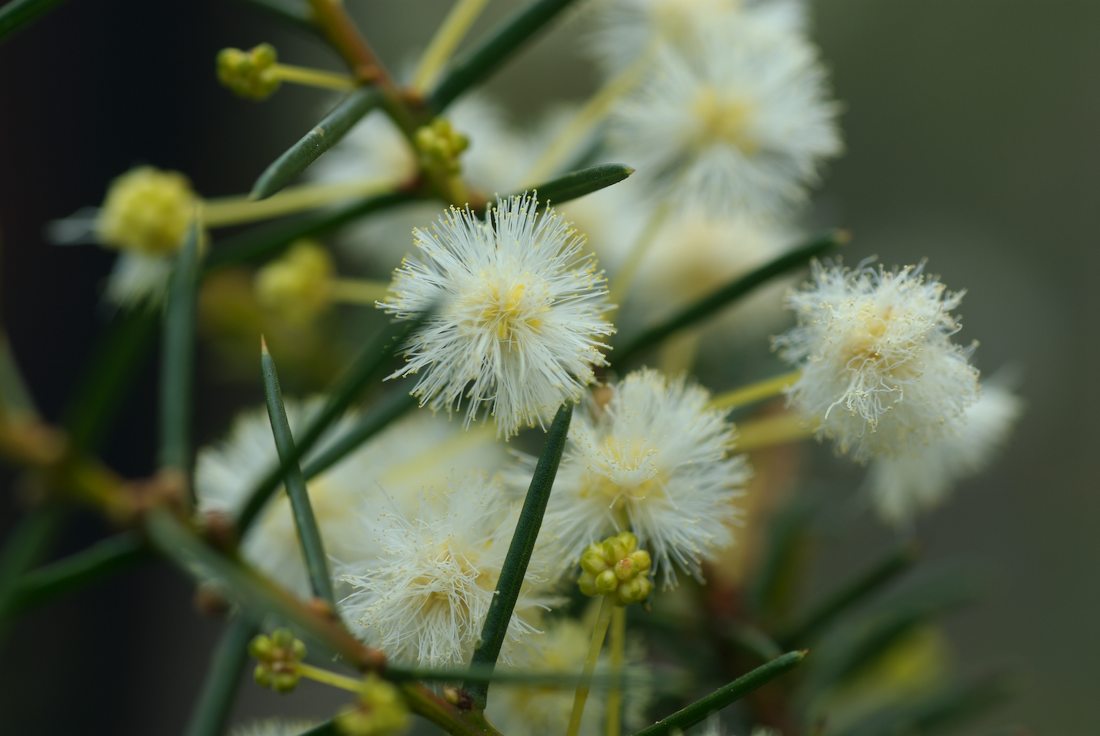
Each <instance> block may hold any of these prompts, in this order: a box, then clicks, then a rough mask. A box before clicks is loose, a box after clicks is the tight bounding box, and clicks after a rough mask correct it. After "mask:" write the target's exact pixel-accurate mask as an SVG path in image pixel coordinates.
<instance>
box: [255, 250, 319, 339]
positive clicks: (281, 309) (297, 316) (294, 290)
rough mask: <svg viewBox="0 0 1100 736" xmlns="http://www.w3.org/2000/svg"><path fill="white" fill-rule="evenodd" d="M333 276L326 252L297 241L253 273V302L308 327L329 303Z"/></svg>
mask: <svg viewBox="0 0 1100 736" xmlns="http://www.w3.org/2000/svg"><path fill="white" fill-rule="evenodd" d="M332 274H333V266H332V259H331V258H330V257H329V254H328V251H326V250H325V249H324V247H323V246H321V245H320V244H318V243H315V242H313V241H311V240H300V241H298V242H297V243H295V244H294V245H293V246H291V248H290V250H288V251H287V252H286V254H285V255H284V256H283V257H282V258H279V259H278V260H275V261H272V262H271V263H269V264H268V265H266V266H264V267H263V268H261V269H260V271H259V273H257V274H256V282H255V288H256V299H257V300H258V301H259V302H260V304H261V305H262V306H264V307H266V308H268V309H270V310H272V311H274V312H276V313H277V314H279V315H280V316H282V317H284V318H285V319H287V320H288V321H291V322H294V323H296V324H308V323H309V322H310V321H312V320H313V318H314V317H316V316H317V315H318V314H320V313H321V312H322V311H323V310H324V309H325V308H326V307H327V306H328V304H329V287H330V285H331V282H332Z"/></svg>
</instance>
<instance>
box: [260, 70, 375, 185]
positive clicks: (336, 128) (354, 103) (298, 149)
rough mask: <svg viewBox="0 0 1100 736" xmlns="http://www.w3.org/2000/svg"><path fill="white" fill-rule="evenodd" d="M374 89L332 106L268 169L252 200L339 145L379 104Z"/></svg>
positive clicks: (284, 183)
mask: <svg viewBox="0 0 1100 736" xmlns="http://www.w3.org/2000/svg"><path fill="white" fill-rule="evenodd" d="M381 99H382V96H381V93H379V92H378V90H376V89H374V88H373V87H362V88H360V89H357V90H355V91H354V92H352V93H351V94H349V95H348V96H347V97H345V98H344V99H343V100H341V101H340V103H339V104H338V105H337V106H336V107H334V108H333V109H332V110H331V111H330V112H329V113H328V115H325V117H324V119H322V120H321V122H319V123H317V125H315V126H313V128H311V129H310V131H309V132H308V133H306V134H305V135H304V136H302V138H301V139H300V140H299V141H298V142H297V143H295V144H294V145H293V146H291V147H290V148H288V149H287V150H286V151H285V152H283V154H282V155H281V156H279V158H277V159H275V161H274V162H273V163H272V164H271V165H270V166H268V167H267V168H266V169H265V170H264V172H263V173H262V174H260V178H259V179H257V180H256V184H255V185H254V186H253V187H252V198H253V199H265V198H267V197H270V196H271V195H272V194H275V193H276V192H278V191H279V190H280V189H282V188H283V187H285V186H286V185H287V184H289V183H290V182H292V181H294V179H295V178H296V177H297V176H298V175H299V174H301V173H302V172H303V171H305V170H306V168H307V167H308V166H309V165H310V164H312V163H313V162H314V161H316V160H317V159H318V158H320V157H321V155H322V154H324V153H325V152H326V151H328V150H329V149H330V148H332V147H333V146H335V145H336V144H337V143H339V142H340V140H341V139H343V137H344V136H345V135H347V133H348V131H349V130H351V129H352V126H354V125H355V124H356V123H358V122H359V121H360V120H361V119H362V118H363V117H364V116H365V115H366V114H367V113H369V112H370V111H371V110H373V109H374V108H375V107H377V106H378V105H379V103H380V102H381Z"/></svg>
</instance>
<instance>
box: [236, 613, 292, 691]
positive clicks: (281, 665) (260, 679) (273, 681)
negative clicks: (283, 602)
mask: <svg viewBox="0 0 1100 736" xmlns="http://www.w3.org/2000/svg"><path fill="white" fill-rule="evenodd" d="M248 651H249V653H250V654H251V655H252V656H253V657H255V658H256V660H257V663H256V668H255V669H254V670H253V671H252V676H253V678H254V679H255V680H256V684H258V685H261V686H263V687H269V688H271V689H272V690H275V691H276V692H280V693H285V692H290V691H291V690H293V689H294V688H295V687H297V686H298V681H299V680H300V679H301V672H300V668H299V665H300V664H301V662H302V660H303V659H304V658H305V656H306V645H305V644H304V643H302V641H301V640H300V639H298V638H297V637H295V636H294V634H293V633H291V632H290V631H289V630H287V629H277V630H275V631H273V632H272V633H271V635H270V636H265V635H264V634H260V635H259V636H256V637H255V638H253V639H252V641H251V642H249V644H248Z"/></svg>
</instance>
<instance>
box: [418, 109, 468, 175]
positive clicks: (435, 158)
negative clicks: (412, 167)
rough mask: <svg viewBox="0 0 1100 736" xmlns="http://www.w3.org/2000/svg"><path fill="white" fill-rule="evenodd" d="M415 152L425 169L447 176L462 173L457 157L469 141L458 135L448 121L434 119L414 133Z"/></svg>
mask: <svg viewBox="0 0 1100 736" xmlns="http://www.w3.org/2000/svg"><path fill="white" fill-rule="evenodd" d="M415 142H416V150H417V152H418V153H419V154H420V160H421V163H422V164H423V165H424V167H425V168H428V169H431V170H433V171H437V172H439V173H441V174H445V175H447V176H454V175H456V174H458V173H460V172H461V171H462V165H461V163H459V156H461V155H462V152H463V151H465V150H466V149H467V148H468V147H469V145H470V139H469V138H467V137H466V136H464V135H463V134H462V133H459V132H458V131H457V130H455V129H454V128H453V127H452V126H451V123H450V121H448V120H445V119H444V118H436V119H435V120H433V121H432V122H431V123H429V124H428V125H425V126H424V127H422V128H420V129H419V130H417V131H416V136H415Z"/></svg>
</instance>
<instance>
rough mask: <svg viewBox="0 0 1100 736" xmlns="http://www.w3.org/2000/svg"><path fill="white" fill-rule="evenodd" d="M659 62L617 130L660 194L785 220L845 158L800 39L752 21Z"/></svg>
mask: <svg viewBox="0 0 1100 736" xmlns="http://www.w3.org/2000/svg"><path fill="white" fill-rule="evenodd" d="M656 53H657V56H656V59H655V62H654V69H655V70H656V71H655V72H654V73H653V74H652V75H651V76H650V77H649V78H648V79H647V80H646V81H645V82H644V83H643V84H642V85H641V86H640V87H639V88H638V90H637V91H636V92H635V93H634V94H632V95H631V96H629V97H628V98H626V99H624V100H623V101H622V102H621V103H620V104H619V105H618V107H617V109H616V111H615V112H614V114H613V117H612V130H611V142H612V145H613V147H614V149H615V150H616V152H617V153H618V155H621V156H622V157H624V159H625V160H628V161H630V162H631V163H632V164H634V165H635V166H637V168H638V174H637V176H638V177H639V178H640V179H642V180H644V181H646V182H647V183H648V184H649V186H650V187H651V188H652V189H653V190H654V192H655V193H656V194H658V195H660V196H662V197H669V198H672V199H673V200H674V201H680V202H698V203H701V204H702V205H703V206H705V207H707V208H709V209H711V210H714V211H718V212H721V211H726V210H728V209H732V210H733V211H735V212H738V213H742V214H749V215H753V216H758V217H776V216H778V215H781V214H783V213H784V212H785V211H787V210H789V209H790V208H791V207H792V206H793V205H796V204H799V203H800V202H801V201H802V200H804V199H805V196H806V187H807V185H809V184H812V183H814V182H815V181H816V179H817V177H818V170H819V168H820V166H821V164H822V162H823V161H824V160H825V159H827V158H830V157H832V156H835V155H837V154H838V153H839V152H840V150H841V142H840V136H839V133H838V130H837V125H836V115H837V106H836V105H835V104H834V103H833V102H831V101H830V100H829V97H828V91H827V87H826V79H825V71H824V69H823V67H822V66H821V63H820V62H819V60H818V59H817V54H816V51H815V50H814V48H813V47H812V46H811V45H810V44H809V43H808V42H806V41H804V40H803V39H801V38H800V37H798V36H796V35H793V34H789V33H779V32H776V31H775V30H774V29H771V28H770V27H767V26H763V25H761V24H759V23H754V22H750V21H749V20H748V19H745V20H742V21H739V22H736V23H716V24H713V25H711V26H708V27H707V28H706V29H704V30H703V31H701V32H700V33H699V34H698V38H697V39H696V40H695V43H693V44H690V45H688V46H685V47H682V48H679V47H678V48H672V47H668V46H664V47H662V48H660V49H658V50H657V52H656Z"/></svg>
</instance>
